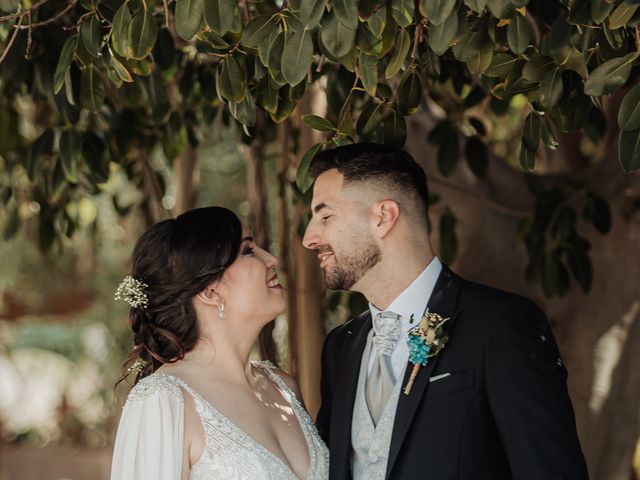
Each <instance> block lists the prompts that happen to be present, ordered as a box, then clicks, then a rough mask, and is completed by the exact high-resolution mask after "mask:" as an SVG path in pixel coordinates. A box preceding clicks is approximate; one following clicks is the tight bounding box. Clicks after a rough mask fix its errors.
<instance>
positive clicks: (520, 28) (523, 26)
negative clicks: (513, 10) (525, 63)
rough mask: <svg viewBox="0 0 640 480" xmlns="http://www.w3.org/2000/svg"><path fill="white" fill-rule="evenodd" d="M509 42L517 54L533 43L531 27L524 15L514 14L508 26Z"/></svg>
mask: <svg viewBox="0 0 640 480" xmlns="http://www.w3.org/2000/svg"><path fill="white" fill-rule="evenodd" d="M507 42H508V43H509V47H510V48H511V51H512V52H513V53H515V54H516V55H520V54H521V53H522V52H524V51H525V50H526V49H527V47H528V46H529V44H530V43H531V27H530V26H529V22H528V21H527V19H526V18H525V17H523V16H522V15H519V14H518V15H516V16H514V17H513V18H512V19H511V21H510V22H509V26H508V27H507Z"/></svg>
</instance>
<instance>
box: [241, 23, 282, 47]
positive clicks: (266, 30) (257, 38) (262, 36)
mask: <svg viewBox="0 0 640 480" xmlns="http://www.w3.org/2000/svg"><path fill="white" fill-rule="evenodd" d="M277 26H278V19H277V17H276V16H275V15H258V16H257V17H255V18H253V19H252V20H251V21H250V22H249V23H248V24H247V26H246V27H245V29H244V31H243V32H242V44H243V45H244V46H246V47H258V46H259V45H260V44H261V43H262V42H263V41H265V40H266V39H267V38H268V37H269V35H270V34H271V32H273V31H274V30H275V28H276V27H277Z"/></svg>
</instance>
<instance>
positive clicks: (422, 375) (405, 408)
mask: <svg viewBox="0 0 640 480" xmlns="http://www.w3.org/2000/svg"><path fill="white" fill-rule="evenodd" d="M461 285H462V280H461V279H460V277H458V276H457V275H456V274H454V273H453V272H452V271H451V270H449V268H448V267H447V266H446V265H443V266H442V271H441V272H440V276H439V277H438V280H437V282H436V285H435V287H434V289H433V293H432V294H431V297H430V298H429V302H428V304H427V307H428V308H429V311H430V312H433V313H437V314H439V315H441V316H442V317H443V318H447V317H449V319H450V320H449V321H448V322H447V323H446V324H445V327H444V328H445V330H446V331H447V333H448V334H449V341H450V342H451V341H455V340H454V338H453V336H452V335H451V332H452V331H453V327H454V326H455V322H456V320H457V318H458V316H459V314H460V310H458V309H457V304H458V294H459V292H460V287H461ZM446 354H447V348H446V347H445V348H444V350H443V351H442V352H441V353H440V354H439V355H436V356H435V357H432V358H430V359H429V363H428V364H427V365H426V366H425V367H421V368H420V371H419V372H418V376H417V377H416V379H415V382H414V384H413V387H412V389H411V393H410V394H409V395H405V394H404V391H402V392H401V393H400V398H399V399H398V407H397V409H396V417H395V421H394V424H393V432H392V434H391V446H390V448H389V461H388V463H387V475H386V476H387V478H388V477H389V475H390V473H391V470H392V468H393V465H394V463H395V461H396V459H397V458H398V454H399V453H400V449H401V447H402V443H403V441H404V438H405V436H406V435H407V432H408V431H409V427H410V426H411V421H412V420H413V417H414V416H415V414H416V411H417V409H418V407H419V406H420V404H421V402H422V399H423V398H424V395H425V393H426V391H427V388H428V386H429V377H430V376H431V372H432V371H433V370H434V369H435V367H436V365H437V364H438V362H439V361H440V358H441V357H442V356H443V355H446ZM412 369H413V364H411V363H409V364H408V365H407V369H406V372H405V376H404V380H403V383H402V388H403V389H404V386H405V385H406V384H407V381H408V380H409V376H410V375H411V370H412Z"/></svg>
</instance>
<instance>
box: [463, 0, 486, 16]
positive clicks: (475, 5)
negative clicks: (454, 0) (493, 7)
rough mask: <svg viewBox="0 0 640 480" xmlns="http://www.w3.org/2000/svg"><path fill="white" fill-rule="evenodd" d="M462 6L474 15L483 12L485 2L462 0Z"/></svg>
mask: <svg viewBox="0 0 640 480" xmlns="http://www.w3.org/2000/svg"><path fill="white" fill-rule="evenodd" d="M464 4H465V5H466V6H467V7H469V8H470V9H471V10H472V11H474V12H476V13H482V12H484V9H485V7H486V6H487V0H464Z"/></svg>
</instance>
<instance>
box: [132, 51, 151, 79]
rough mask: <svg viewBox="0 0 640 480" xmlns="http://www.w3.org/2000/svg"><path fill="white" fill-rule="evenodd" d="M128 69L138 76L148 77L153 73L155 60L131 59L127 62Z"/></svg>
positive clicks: (148, 58)
mask: <svg viewBox="0 0 640 480" xmlns="http://www.w3.org/2000/svg"><path fill="white" fill-rule="evenodd" d="M127 69H128V70H131V71H132V72H133V73H135V74H136V75H140V76H143V77H147V76H149V75H151V71H152V70H153V60H152V59H151V56H149V57H146V58H143V59H140V60H136V59H134V58H131V59H129V60H127Z"/></svg>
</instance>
